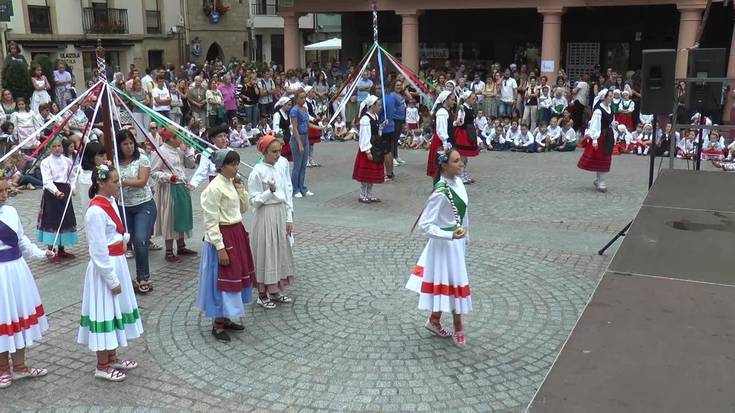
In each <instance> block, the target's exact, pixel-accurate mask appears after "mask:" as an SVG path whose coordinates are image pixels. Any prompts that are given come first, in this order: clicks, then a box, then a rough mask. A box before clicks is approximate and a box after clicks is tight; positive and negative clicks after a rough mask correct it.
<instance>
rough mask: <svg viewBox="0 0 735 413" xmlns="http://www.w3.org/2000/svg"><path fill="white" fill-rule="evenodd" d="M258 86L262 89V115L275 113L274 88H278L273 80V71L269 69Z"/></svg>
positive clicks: (259, 102)
mask: <svg viewBox="0 0 735 413" xmlns="http://www.w3.org/2000/svg"><path fill="white" fill-rule="evenodd" d="M258 88H259V89H260V97H259V98H258V106H259V107H260V114H261V115H268V116H270V115H272V114H273V90H274V89H275V88H276V84H275V82H273V72H271V71H270V70H267V71H266V72H265V75H263V78H262V79H259V80H258Z"/></svg>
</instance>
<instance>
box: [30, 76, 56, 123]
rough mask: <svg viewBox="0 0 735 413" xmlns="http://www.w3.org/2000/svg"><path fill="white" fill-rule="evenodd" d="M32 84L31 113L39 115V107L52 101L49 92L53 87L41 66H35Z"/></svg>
mask: <svg viewBox="0 0 735 413" xmlns="http://www.w3.org/2000/svg"><path fill="white" fill-rule="evenodd" d="M31 83H32V84H33V96H31V111H33V113H38V106H40V105H42V104H44V103H48V102H50V101H51V96H49V94H48V90H49V89H51V85H50V84H49V83H48V79H46V76H44V74H43V69H42V68H41V65H39V64H36V65H35V66H33V78H32V79H31Z"/></svg>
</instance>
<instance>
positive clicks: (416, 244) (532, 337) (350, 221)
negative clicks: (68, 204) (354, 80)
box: [0, 143, 658, 412]
mask: <svg viewBox="0 0 735 413" xmlns="http://www.w3.org/2000/svg"><path fill="white" fill-rule="evenodd" d="M241 155H242V156H243V158H244V160H245V161H246V162H254V161H255V160H256V159H257V154H256V152H255V150H254V149H252V148H248V149H244V150H241ZM354 156H355V145H354V144H349V143H335V144H320V145H317V150H316V157H317V159H318V160H319V162H320V163H321V164H322V165H324V166H322V167H320V168H311V169H310V170H309V171H308V172H307V184H308V185H309V187H310V189H311V190H313V191H314V192H315V193H316V196H315V197H310V198H304V199H296V200H294V201H295V225H296V234H295V237H296V243H295V246H294V248H295V249H294V251H295V255H296V264H297V277H296V284H295V286H294V287H293V288H292V289H291V290H290V295H291V296H292V297H293V298H294V303H293V304H291V305H281V306H279V307H278V308H277V309H275V310H264V309H262V308H259V307H249V308H248V314H247V315H246V317H245V318H244V319H243V321H244V325H245V331H244V332H243V333H240V334H233V335H232V338H233V341H232V342H231V343H227V344H225V343H221V342H217V341H216V340H215V339H214V338H213V337H212V336H211V334H210V329H211V320H209V319H206V318H204V317H202V315H201V313H200V312H199V310H198V309H197V308H196V306H195V297H196V291H197V273H198V265H199V261H198V258H196V257H194V258H186V259H183V260H182V261H181V262H179V263H173V264H171V263H167V262H166V261H164V259H163V252H162V251H156V252H152V253H151V254H152V256H151V260H152V262H151V268H152V276H151V280H152V281H153V283H154V285H155V287H154V288H155V290H154V291H153V292H152V293H151V294H149V295H147V296H139V298H138V300H139V305H140V307H141V313H142V317H143V321H144V326H145V335H144V337H143V339H139V340H136V341H133V342H132V345H131V346H130V347H128V348H124V349H122V350H121V351H120V353H121V355H123V356H124V357H126V358H132V359H135V360H137V361H138V362H139V363H140V367H139V368H138V369H136V370H133V371H131V373H130V374H129V376H128V378H127V380H126V381H125V382H123V383H120V384H113V383H108V382H101V381H96V380H95V379H94V377H93V366H94V354H92V353H90V352H88V351H87V350H86V348H85V347H84V346H82V345H78V344H76V343H75V341H76V334H77V328H78V323H79V306H80V304H79V303H80V301H81V288H82V279H83V275H84V270H85V268H86V265H87V254H86V243H84V237H83V236H82V240H83V243H82V245H80V246H77V247H75V248H73V249H70V251H71V252H74V253H78V258H77V259H76V260H75V261H73V262H69V263H65V264H63V265H53V264H50V263H47V262H45V261H36V262H34V263H32V265H31V267H32V269H33V271H34V274H35V276H36V279H37V282H38V284H39V288H40V291H41V296H42V299H43V300H44V306H45V307H46V310H47V313H49V323H50V326H51V327H50V330H49V331H48V333H47V334H46V335H45V336H44V340H43V341H42V343H41V344H40V345H38V346H35V347H32V348H31V350H30V351H29V354H28V356H29V364H30V365H31V366H39V367H47V368H48V369H49V370H50V373H49V375H48V376H47V377H44V378H41V379H38V380H30V381H22V382H16V383H14V384H13V385H12V386H11V387H10V388H8V389H5V390H3V391H1V392H0V395H1V400H2V403H0V411H3V412H5V411H7V412H16V411H58V412H62V411H75V412H76V411H172V412H174V411H176V412H180V411H210V412H212V411H262V412H281V411H283V412H317V411H334V412H337V411H340V412H341V411H371V412H372V411H385V412H394V411H406V412H409V411H410V412H412V411H457V412H489V411H499V412H516V411H522V410H523V409H524V408H525V407H526V405H527V404H528V403H529V401H530V400H531V398H532V397H533V395H534V393H535V391H536V389H537V388H538V386H539V385H540V384H541V382H542V381H543V379H544V376H545V375H546V373H547V372H548V370H549V369H550V367H551V365H552V363H553V361H554V359H555V357H556V355H557V354H558V352H559V350H560V348H561V346H562V344H563V343H564V340H565V339H566V337H567V335H568V334H569V332H570V331H571V329H572V327H573V326H574V323H575V321H576V320H577V317H578V316H579V314H580V313H581V311H582V310H583V309H584V306H585V303H586V301H587V299H588V298H589V296H590V294H591V293H592V291H593V289H594V288H595V285H596V283H597V281H598V279H599V277H600V276H601V274H602V271H603V269H604V268H605V266H606V264H607V262H608V260H609V256H610V255H612V253H613V252H614V249H612V250H610V251H609V252H608V256H606V257H599V256H598V255H597V254H596V251H597V250H598V249H599V248H600V247H601V246H602V245H604V244H605V243H606V242H607V241H608V240H609V239H610V238H611V237H612V236H614V234H615V233H616V232H617V231H618V230H619V229H620V228H622V227H623V226H624V225H625V224H626V223H627V222H628V221H629V220H630V219H631V218H632V217H633V216H634V215H635V214H636V212H637V211H638V207H639V205H640V203H641V201H642V199H643V197H644V196H645V193H646V185H647V167H648V163H647V159H645V158H642V157H636V156H620V157H616V158H614V159H613V169H612V173H611V176H610V179H609V185H610V191H609V192H608V193H607V194H601V193H598V192H596V191H595V190H594V187H593V186H592V179H593V175H592V174H590V173H586V172H583V171H580V170H578V169H577V168H576V162H577V159H578V156H579V152H576V153H552V154H538V155H536V154H520V153H494V152H491V153H487V152H483V153H481V155H480V156H479V157H477V158H472V159H471V162H470V165H469V168H470V171H471V172H472V174H473V177H474V178H475V179H477V181H478V182H477V183H476V184H474V185H472V186H469V187H468V193H469V196H470V209H469V211H470V214H471V215H472V218H471V219H472V227H471V228H470V237H471V239H470V246H469V249H468V257H467V263H468V271H469V274H470V282H471V285H472V292H473V304H474V308H473V311H472V312H471V313H470V315H469V316H468V317H467V319H466V321H465V326H466V327H465V329H466V333H467V346H466V347H465V348H464V349H461V350H460V349H457V348H456V347H454V345H453V344H452V342H451V340H442V339H439V338H435V337H432V336H430V335H429V333H428V332H427V331H426V330H424V328H423V322H424V321H425V317H426V314H425V313H422V312H419V311H418V310H416V305H417V298H416V296H415V295H414V294H413V293H411V292H409V291H408V290H405V289H404V288H403V287H404V285H405V282H406V280H407V278H408V275H409V273H410V271H411V269H412V267H413V265H414V264H415V263H416V260H417V259H418V256H419V254H420V252H421V249H422V247H423V245H424V242H425V241H424V240H423V239H421V238H420V237H419V236H418V235H416V234H413V235H411V234H410V233H409V231H410V228H411V226H412V224H413V222H414V220H415V218H416V216H417V215H418V214H419V212H420V210H421V207H422V205H423V203H424V201H425V200H426V198H427V196H428V194H429V193H430V191H431V185H430V180H429V178H427V177H426V176H425V175H424V171H425V163H426V152H424V151H403V152H402V157H403V158H404V159H406V160H407V161H408V163H407V164H406V165H405V166H402V167H401V168H398V169H397V177H398V179H397V180H396V181H395V182H392V183H387V184H385V185H378V186H377V187H376V193H377V195H378V196H380V197H381V198H382V200H383V202H382V203H380V204H370V205H363V204H359V203H358V202H357V192H358V188H359V185H358V184H357V183H356V182H354V181H352V180H351V179H350V178H351V174H352V162H353V159H354ZM657 166H658V164H657ZM40 196H41V193H40V191H34V192H32V191H26V192H24V193H22V194H21V195H19V196H17V197H15V198H12V199H11V200H10V201H9V203H10V204H11V205H13V206H15V207H16V208H17V209H18V211H19V212H20V214H21V216H22V218H23V221H24V225H25V229H26V232H27V233H31V234H32V233H33V232H34V231H33V229H34V228H35V219H36V214H37V212H38V211H37V210H38V205H39V200H40ZM193 199H194V204H195V231H194V234H195V235H194V236H193V237H192V239H191V240H189V245H190V246H191V247H192V248H193V249H197V250H198V249H199V247H200V245H201V241H200V240H201V234H202V233H203V231H202V227H201V225H202V223H201V212H200V210H199V207H198V199H199V198H198V195H195V196H194V197H193ZM77 211H79V209H77ZM246 215H247V216H246V228H249V227H250V222H251V221H252V214H250V213H247V214H246ZM77 219H78V221H79V222H82V221H83V217H82V216H81V215H80V214H79V212H77ZM80 235H83V230H82V231H80ZM129 263H130V265H131V270H133V260H130V261H129ZM446 322H447V323H448V324H449V325H451V322H450V321H449V320H448V319H447V320H446Z"/></svg>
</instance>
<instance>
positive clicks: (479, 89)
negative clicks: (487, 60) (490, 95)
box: [470, 71, 485, 110]
mask: <svg viewBox="0 0 735 413" xmlns="http://www.w3.org/2000/svg"><path fill="white" fill-rule="evenodd" d="M470 90H471V91H472V92H473V93H474V94H475V96H477V105H478V106H479V107H480V110H482V107H483V105H484V103H485V96H483V92H484V91H485V82H483V81H482V79H480V72H479V71H476V72H475V79H474V80H473V81H472V84H471V85H470Z"/></svg>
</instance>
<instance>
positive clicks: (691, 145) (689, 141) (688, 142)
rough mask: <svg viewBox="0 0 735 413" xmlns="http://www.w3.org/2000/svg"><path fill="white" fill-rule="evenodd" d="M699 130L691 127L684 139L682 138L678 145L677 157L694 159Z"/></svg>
mask: <svg viewBox="0 0 735 413" xmlns="http://www.w3.org/2000/svg"><path fill="white" fill-rule="evenodd" d="M696 137H697V131H695V130H694V129H689V130H688V131H687V133H686V136H685V138H684V139H682V140H680V141H679V143H677V145H676V157H677V158H679V159H692V158H693V157H694V156H695V154H696V152H697V146H696V143H695V142H696V141H695V139H696Z"/></svg>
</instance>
